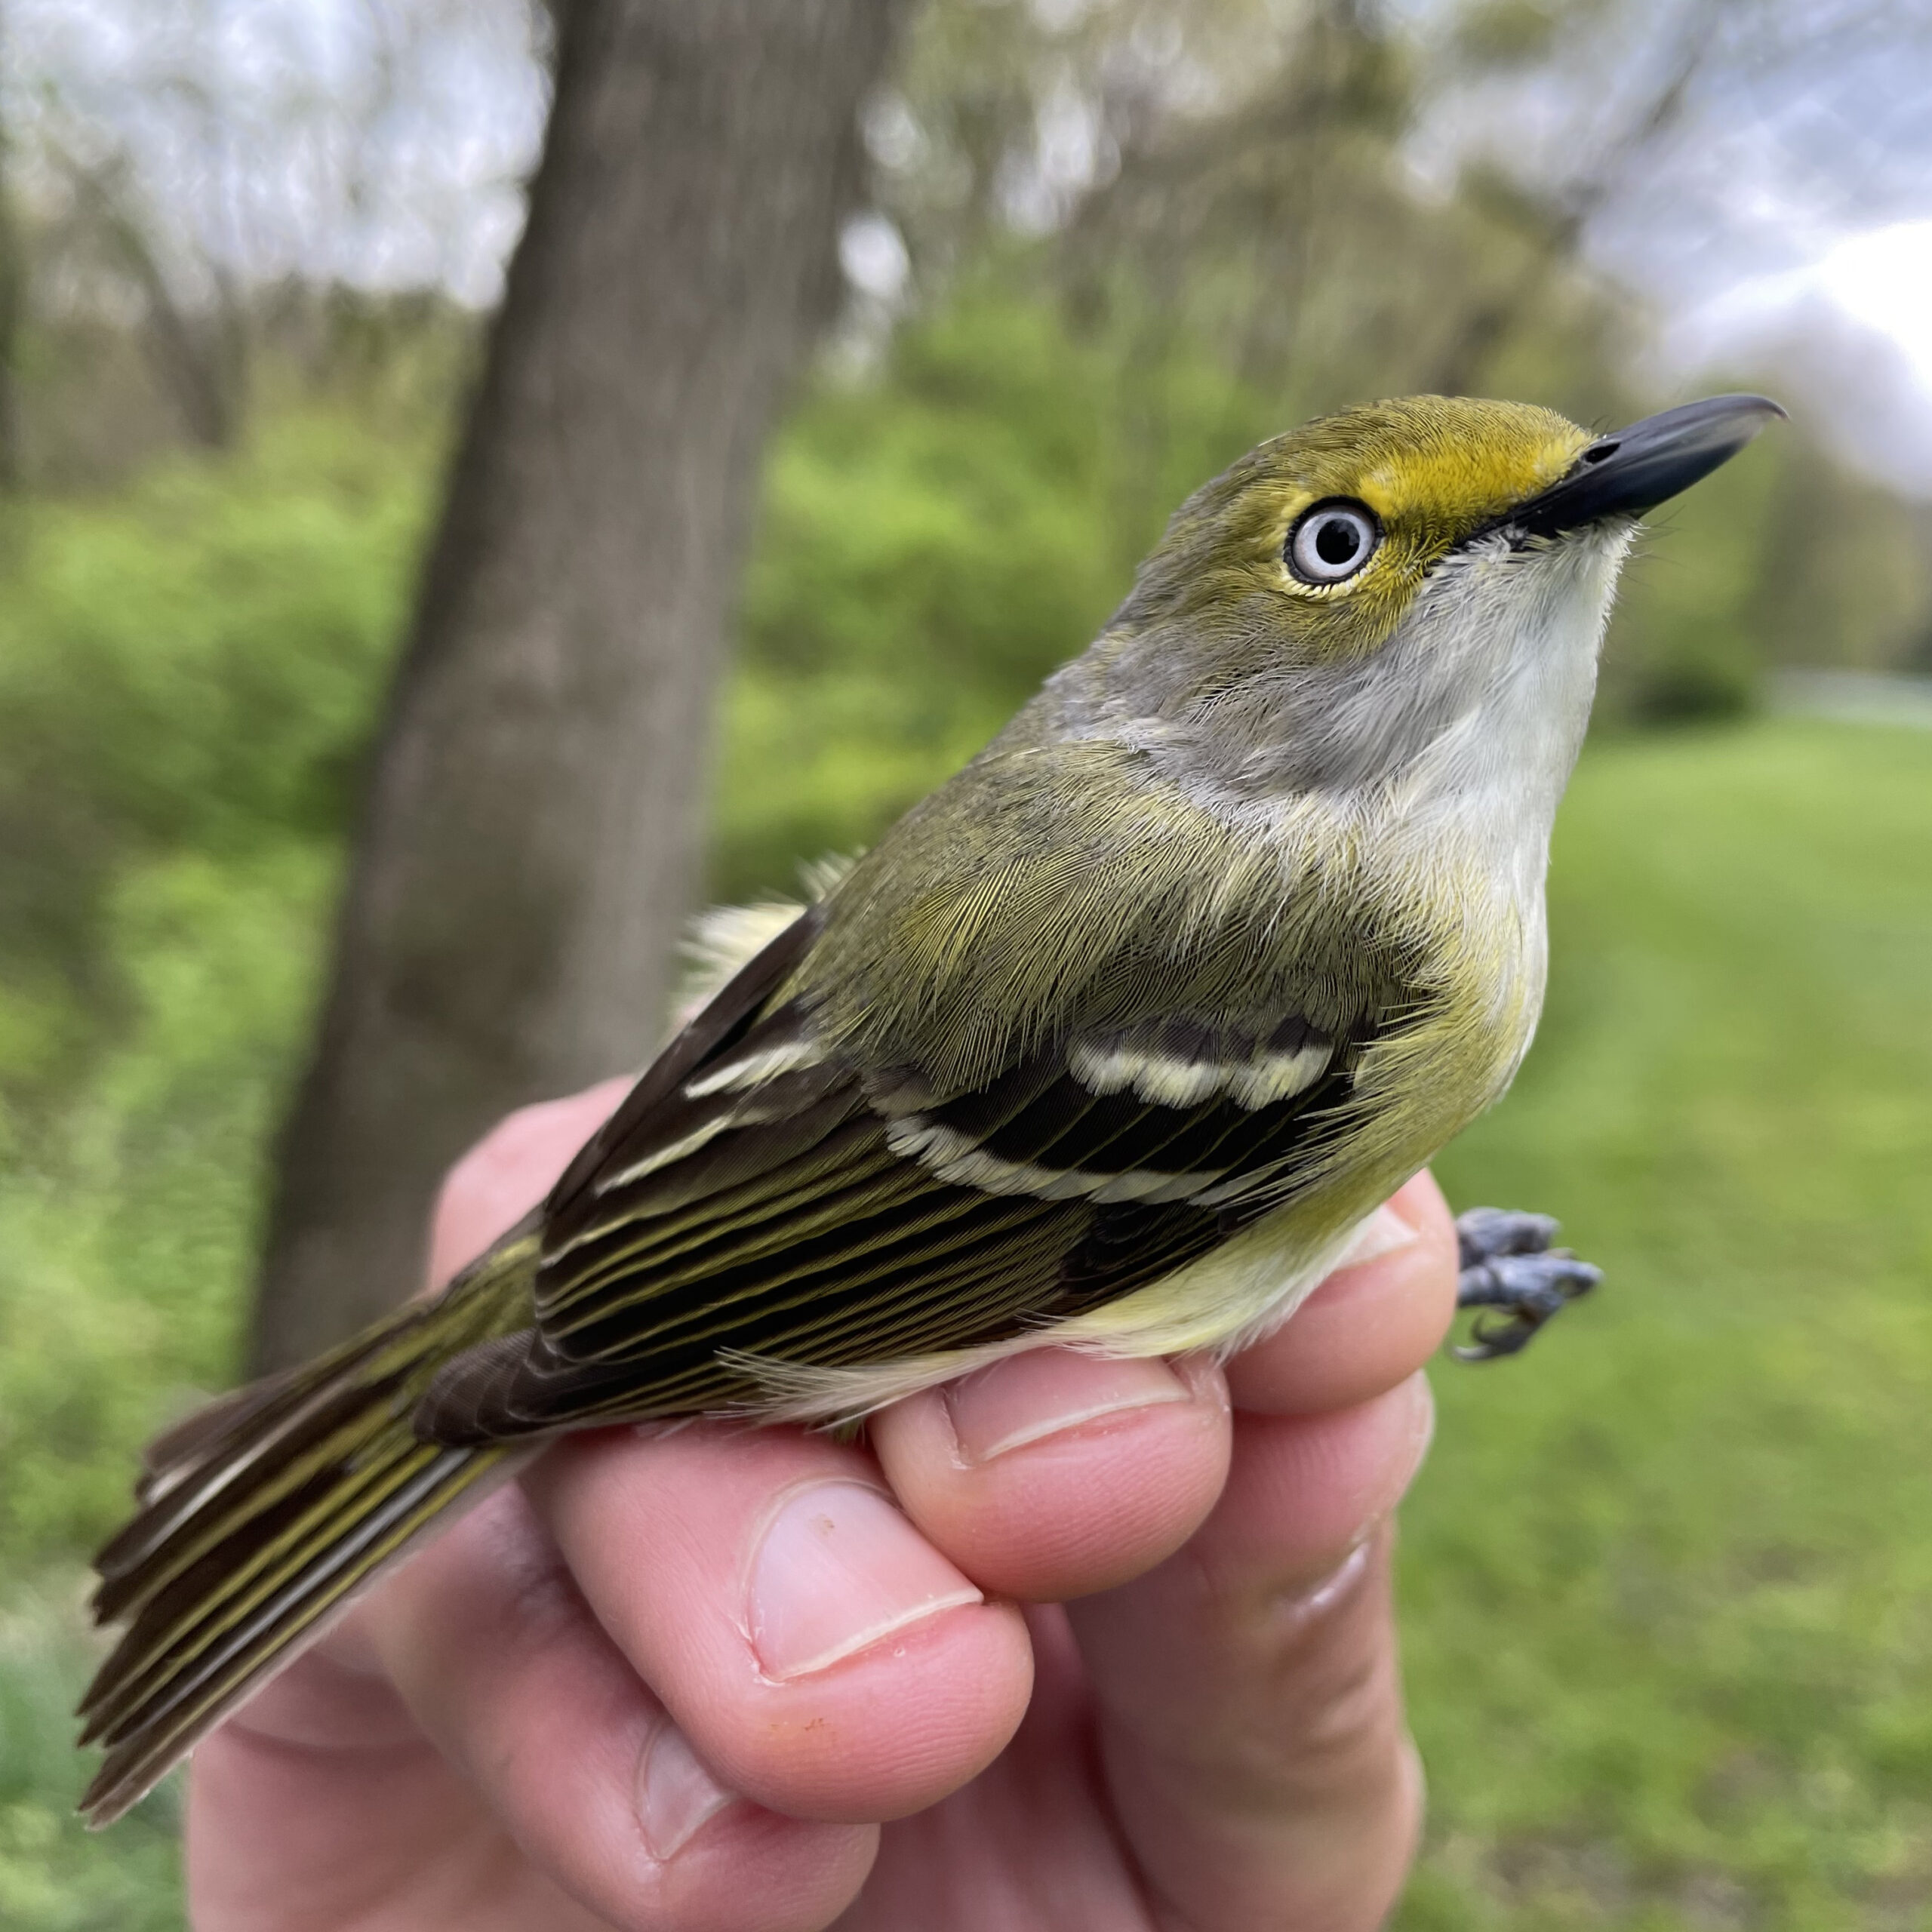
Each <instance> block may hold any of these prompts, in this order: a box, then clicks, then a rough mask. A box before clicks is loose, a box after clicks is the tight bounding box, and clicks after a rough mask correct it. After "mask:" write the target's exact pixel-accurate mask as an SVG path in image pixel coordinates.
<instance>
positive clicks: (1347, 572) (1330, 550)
mask: <svg viewBox="0 0 1932 1932" xmlns="http://www.w3.org/2000/svg"><path fill="white" fill-rule="evenodd" d="M1381 540H1382V530H1381V526H1380V525H1379V524H1377V521H1376V520H1375V512H1374V511H1373V510H1371V509H1370V508H1369V507H1368V506H1367V504H1366V503H1340V502H1337V503H1317V504H1316V505H1315V507H1314V508H1313V509H1311V510H1304V511H1303V512H1302V514H1301V516H1300V518H1299V520H1298V521H1297V523H1296V525H1295V527H1294V529H1293V530H1291V531H1290V532H1289V533H1288V543H1287V559H1288V568H1289V569H1290V570H1291V571H1294V574H1295V575H1296V576H1297V577H1300V579H1301V580H1302V582H1303V583H1340V582H1341V581H1342V580H1343V578H1344V577H1353V576H1354V575H1355V572H1356V571H1358V570H1360V569H1361V567H1362V565H1364V564H1365V563H1367V561H1368V560H1369V558H1371V556H1373V555H1374V553H1375V546H1376V545H1377V543H1380V541H1381Z"/></svg>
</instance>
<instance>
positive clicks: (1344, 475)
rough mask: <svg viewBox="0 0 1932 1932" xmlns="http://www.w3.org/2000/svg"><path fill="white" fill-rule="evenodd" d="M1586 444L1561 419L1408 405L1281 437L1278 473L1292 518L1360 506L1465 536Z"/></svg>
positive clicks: (1448, 400) (1458, 403)
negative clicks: (1350, 501)
mask: <svg viewBox="0 0 1932 1932" xmlns="http://www.w3.org/2000/svg"><path fill="white" fill-rule="evenodd" d="M1589 440H1590V438H1589V433H1588V432H1586V431H1585V430H1583V429H1579V428H1578V427H1577V425H1576V424H1575V423H1571V422H1570V421H1568V420H1567V419H1565V418H1564V417H1561V416H1558V414H1556V413H1555V411H1553V410H1548V409H1540V408H1537V407H1535V406H1534V405H1531V404H1527V403H1518V402H1488V401H1478V400H1476V399H1474V398H1466V397H1456V396H1408V397H1404V398H1402V399H1401V400H1400V401H1395V402H1383V403H1375V404H1372V405H1369V406H1368V407H1367V408H1361V409H1353V410H1349V411H1347V412H1346V413H1345V414H1343V415H1340V416H1333V417H1325V418H1324V419H1323V420H1321V421H1320V422H1318V423H1309V424H1308V425H1307V426H1306V427H1305V428H1303V429H1300V430H1297V431H1295V432H1291V434H1290V435H1286V436H1283V437H1281V438H1278V439H1277V440H1276V442H1275V445H1273V446H1272V454H1273V456H1274V457H1275V462H1274V464H1273V465H1272V467H1274V469H1275V475H1276V477H1277V478H1278V481H1279V482H1280V483H1281V484H1282V485H1286V486H1287V489H1286V491H1285V493H1284V494H1285V497H1286V500H1284V502H1283V503H1281V510H1282V511H1283V512H1284V513H1285V514H1286V515H1287V516H1289V517H1290V518H1293V517H1294V516H1296V515H1299V514H1300V512H1301V511H1302V510H1303V509H1306V507H1307V506H1308V505H1309V504H1310V503H1317V502H1319V501H1320V500H1321V499H1322V498H1323V497H1358V498H1359V499H1360V500H1361V501H1362V502H1364V503H1367V505H1368V506H1369V507H1370V508H1371V509H1373V510H1374V512H1375V513H1376V514H1377V515H1378V516H1379V517H1380V518H1382V520H1383V523H1384V524H1385V525H1388V526H1390V527H1395V526H1398V525H1403V524H1408V523H1417V522H1420V523H1423V524H1426V525H1431V526H1434V527H1435V528H1440V529H1443V530H1444V531H1449V530H1455V529H1459V528H1469V527H1472V526H1473V525H1477V524H1479V523H1481V522H1482V521H1484V519H1485V518H1489V517H1492V516H1495V515H1498V514H1500V512H1503V511H1504V510H1506V509H1509V508H1511V507H1512V506H1514V505H1515V504H1517V503H1521V502H1522V501H1524V500H1525V499H1526V498H1527V497H1533V496H1534V495H1535V494H1537V492H1538V491H1540V490H1543V489H1545V488H1548V486H1549V485H1551V484H1552V483H1554V482H1555V481H1556V480H1557V478H1558V477H1560V476H1561V475H1563V474H1564V472H1565V471H1566V470H1567V469H1569V467H1570V466H1571V463H1574V461H1575V460H1576V457H1577V452H1578V451H1580V450H1581V449H1582V448H1583V446H1584V445H1586V443H1587V442H1588V441H1589Z"/></svg>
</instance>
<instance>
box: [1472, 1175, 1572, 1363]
mask: <svg viewBox="0 0 1932 1932" xmlns="http://www.w3.org/2000/svg"><path fill="white" fill-rule="evenodd" d="M1555 1233H1556V1223H1555V1222H1554V1221H1553V1220H1551V1219H1550V1217H1549V1216H1548V1215H1547V1214H1514V1213H1512V1212H1510V1211H1509V1210H1507V1209H1506V1208H1501V1207H1472V1208H1471V1209H1470V1210H1469V1212H1468V1213H1467V1214H1462V1215H1459V1216H1458V1217H1457V1221H1456V1237H1457V1247H1458V1248H1459V1249H1460V1254H1461V1262H1462V1274H1461V1277H1460V1280H1459V1281H1458V1282H1457V1289H1456V1305H1457V1306H1458V1307H1459V1308H1485V1309H1497V1310H1499V1311H1500V1315H1501V1318H1500V1319H1499V1320H1497V1321H1478V1322H1477V1323H1476V1324H1475V1327H1474V1328H1473V1329H1472V1331H1471V1334H1470V1340H1469V1344H1468V1346H1465V1347H1461V1348H1458V1349H1455V1350H1454V1354H1455V1355H1456V1358H1457V1360H1458V1361H1496V1360H1497V1359H1498V1358H1500V1357H1502V1356H1503V1355H1515V1354H1516V1353H1517V1352H1518V1351H1519V1350H1521V1349H1524V1348H1527V1346H1529V1343H1530V1340H1531V1337H1533V1336H1534V1334H1536V1332H1537V1330H1538V1329H1539V1328H1540V1327H1542V1326H1543V1324H1544V1323H1545V1322H1546V1321H1548V1320H1549V1318H1550V1317H1551V1316H1552V1315H1555V1314H1558V1313H1560V1312H1561V1310H1562V1309H1564V1308H1565V1307H1567V1306H1568V1305H1569V1303H1571V1302H1572V1301H1574V1300H1576V1298H1577V1296H1579V1295H1581V1294H1588V1293H1589V1291H1590V1290H1591V1289H1592V1288H1593V1287H1595V1286H1596V1284H1598V1282H1599V1281H1601V1280H1602V1279H1603V1275H1602V1271H1601V1269H1596V1268H1593V1267H1592V1266H1590V1264H1589V1263H1588V1262H1587V1261H1579V1260H1577V1257H1575V1256H1574V1254H1571V1252H1570V1251H1569V1250H1568V1249H1567V1247H1555V1248H1553V1247H1551V1246H1550V1242H1551V1241H1552V1239H1553V1238H1555Z"/></svg>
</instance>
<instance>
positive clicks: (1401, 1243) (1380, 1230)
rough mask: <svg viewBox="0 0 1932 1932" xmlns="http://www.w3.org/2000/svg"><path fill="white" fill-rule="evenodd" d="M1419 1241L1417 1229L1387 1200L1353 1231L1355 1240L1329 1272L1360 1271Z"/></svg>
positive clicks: (1337, 1273)
mask: <svg viewBox="0 0 1932 1932" xmlns="http://www.w3.org/2000/svg"><path fill="white" fill-rule="evenodd" d="M1421 1238H1422V1235H1421V1232H1420V1230H1419V1229H1415V1228H1412V1227H1411V1226H1410V1225H1409V1224H1408V1223H1407V1221H1405V1220H1403V1219H1402V1217H1401V1215H1400V1214H1397V1213H1396V1211H1395V1209H1394V1208H1393V1207H1391V1206H1389V1203H1388V1202H1387V1201H1384V1202H1383V1204H1382V1205H1381V1206H1380V1207H1378V1208H1377V1209H1376V1211H1375V1212H1374V1214H1371V1215H1370V1216H1369V1217H1368V1219H1367V1220H1365V1221H1364V1222H1363V1223H1362V1224H1361V1226H1360V1227H1358V1229H1356V1230H1355V1239H1354V1240H1353V1241H1350V1242H1349V1244H1348V1246H1347V1247H1346V1248H1344V1249H1343V1251H1342V1257H1341V1259H1340V1260H1339V1261H1337V1263H1335V1265H1334V1268H1333V1269H1331V1270H1330V1271H1329V1272H1331V1274H1336V1275H1339V1274H1340V1272H1342V1270H1343V1269H1344V1268H1360V1267H1362V1266H1365V1265H1366V1264H1367V1263H1369V1262H1371V1261H1380V1260H1381V1259H1382V1257H1383V1256H1384V1255H1385V1254H1394V1253H1395V1251H1396V1249H1397V1248H1398V1247H1408V1246H1410V1245H1411V1244H1412V1243H1414V1242H1416V1241H1420V1240H1421Z"/></svg>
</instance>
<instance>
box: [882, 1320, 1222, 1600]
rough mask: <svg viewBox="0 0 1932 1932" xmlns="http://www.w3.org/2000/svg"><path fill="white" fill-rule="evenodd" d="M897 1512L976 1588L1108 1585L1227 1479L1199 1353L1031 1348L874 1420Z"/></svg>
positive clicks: (1210, 1370) (1017, 1592)
mask: <svg viewBox="0 0 1932 1932" xmlns="http://www.w3.org/2000/svg"><path fill="white" fill-rule="evenodd" d="M872 1446H873V1447H874V1449H875V1451H876V1453H877V1454H878V1457H879V1460H880V1463H881V1466H883V1468H884V1471H885V1473H886V1475H887V1478H888V1480H889V1481H891V1484H892V1485H893V1488H894V1492H895V1493H896V1494H897V1496H898V1497H899V1499H900V1502H901V1503H902V1504H903V1506H904V1507H905V1509H906V1513H907V1514H908V1515H909V1516H910V1517H911V1518H912V1520H913V1521H915V1523H916V1524H918V1526H919V1527H920V1529H921V1531H923V1532H924V1534H925V1535H926V1536H927V1537H928V1538H930V1539H931V1541H932V1542H933V1543H934V1544H935V1545H936V1546H937V1547H938V1548H940V1549H942V1550H943V1551H944V1552H946V1555H948V1556H949V1558H951V1559H952V1561H953V1562H955V1564H958V1566H959V1567H960V1568H961V1570H963V1571H964V1572H965V1573H966V1574H968V1576H970V1577H972V1578H973V1580H974V1582H976V1583H978V1584H979V1585H980V1586H981V1587H982V1588H983V1589H987V1590H989V1591H992V1592H996V1593H998V1595H1002V1596H1008V1597H1014V1598H1019V1599H1021V1600H1023V1601H1036V1602H1040V1601H1063V1600H1064V1599H1065V1598H1069V1597H1073V1596H1081V1595H1087V1594H1088V1593H1089V1592H1092V1591H1094V1590H1100V1589H1112V1588H1113V1587H1115V1586H1116V1585H1118V1584H1120V1583H1124V1582H1126V1581H1127V1580H1129V1579H1130V1578H1131V1577H1136V1576H1138V1575H1140V1574H1141V1573H1142V1572H1143V1571H1146V1570H1149V1569H1151V1568H1152V1567H1153V1566H1154V1565H1155V1564H1157V1563H1159V1562H1161V1561H1162V1560H1163V1559H1164V1558H1166V1557H1168V1556H1169V1555H1171V1554H1172V1553H1173V1552H1174V1551H1175V1550H1176V1549H1179V1548H1180V1546H1181V1545H1182V1544H1183V1543H1185V1542H1186V1540H1187V1539H1188V1537H1190V1536H1191V1535H1192V1534H1193V1533H1194V1531H1195V1529H1196V1528H1197V1527H1198V1526H1199V1525H1200V1524H1201V1522H1202V1521H1204V1519H1205V1518H1206V1517H1207V1513H1208V1512H1209V1511H1210V1510H1211V1509H1212V1508H1213V1507H1214V1502H1215V1499H1216V1498H1217V1497H1218V1496H1219V1495H1220V1491H1221V1485H1222V1484H1223V1481H1225V1479H1226V1474H1227V1466H1228V1456H1229V1410H1228V1401H1227V1392H1226V1383H1225V1382H1224V1380H1223V1377H1222V1375H1221V1373H1220V1370H1219V1369H1218V1368H1217V1367H1215V1366H1214V1364H1212V1363H1211V1362H1210V1361H1206V1360H1205V1359H1204V1358H1190V1359H1188V1360H1186V1361H1179V1362H1172V1363H1170V1362H1166V1361H1159V1360H1158V1359H1155V1358H1127V1359H1118V1360H1111V1359H1106V1358H1100V1357H1097V1356H1094V1355H1086V1354H1082V1353H1079V1352H1075V1351H1074V1350H1072V1349H1047V1348H1042V1349H1032V1350H1029V1351H1027V1352H1026V1353H1024V1354H1022V1355H1015V1356H1013V1357H1011V1358H1008V1360H1006V1361H1001V1362H998V1363H995V1364H993V1365H992V1367H989V1368H986V1369H983V1370H981V1371H978V1372H977V1374H974V1375H971V1376H969V1377H965V1378H964V1379H963V1380H961V1381H960V1382H958V1383H952V1384H950V1385H949V1386H947V1387H946V1388H945V1389H931V1390H928V1391H926V1392H923V1393H921V1394H920V1395H916V1396H914V1397H912V1398H909V1400H908V1401H904V1402H901V1403H898V1404H894V1407H891V1408H890V1409H888V1410H886V1411H883V1412H882V1413H881V1414H879V1415H878V1416H876V1417H874V1418H873V1419H872Z"/></svg>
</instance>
